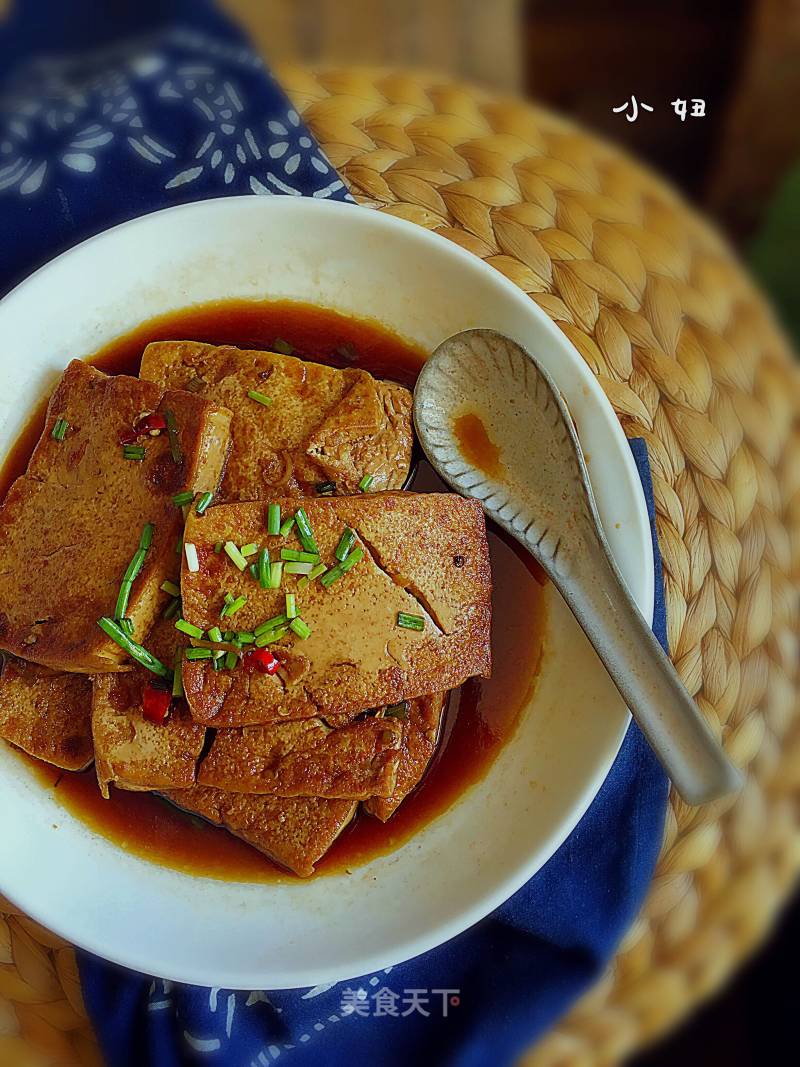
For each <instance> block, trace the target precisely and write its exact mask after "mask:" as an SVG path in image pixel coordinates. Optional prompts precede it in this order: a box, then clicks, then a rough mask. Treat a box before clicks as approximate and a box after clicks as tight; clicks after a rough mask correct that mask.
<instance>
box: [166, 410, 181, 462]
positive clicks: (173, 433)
mask: <svg viewBox="0 0 800 1067" xmlns="http://www.w3.org/2000/svg"><path fill="white" fill-rule="evenodd" d="M164 421H165V422H166V424H167V433H168V434H169V450H170V452H171V453H172V459H173V461H174V462H175V463H182V462H183V454H182V452H181V442H180V439H179V437H178V423H177V421H176V419H175V412H174V411H172V410H170V409H169V408H166V409H165V410H164Z"/></svg>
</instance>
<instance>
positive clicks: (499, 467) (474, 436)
mask: <svg viewBox="0 0 800 1067" xmlns="http://www.w3.org/2000/svg"><path fill="white" fill-rule="evenodd" d="M453 433H454V434H455V438H456V440H457V441H458V443H459V445H460V447H461V452H462V454H463V456H464V458H465V459H468V460H469V462H470V463H471V464H472V466H473V467H476V468H477V469H478V470H479V471H483V473H484V474H488V475H489V477H490V478H502V477H503V475H504V474H505V467H504V466H503V463H502V460H501V459H500V449H499V448H498V447H497V445H496V444H495V443H494V441H493V440H492V439H491V437H490V436H489V433H488V431H487V429H486V427H485V426H484V425H483V422H482V421H481V417H480V415H476V414H475V413H474V412H473V411H469V412H467V414H465V415H459V416H458V417H457V418H456V419H454V420H453Z"/></svg>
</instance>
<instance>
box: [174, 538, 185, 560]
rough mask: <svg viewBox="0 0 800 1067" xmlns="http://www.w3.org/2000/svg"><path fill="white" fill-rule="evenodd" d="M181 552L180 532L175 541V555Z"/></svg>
mask: <svg viewBox="0 0 800 1067" xmlns="http://www.w3.org/2000/svg"><path fill="white" fill-rule="evenodd" d="M181 552H183V534H181V535H180V537H179V538H178V540H177V541H176V542H175V555H176V556H179V555H180V554H181Z"/></svg>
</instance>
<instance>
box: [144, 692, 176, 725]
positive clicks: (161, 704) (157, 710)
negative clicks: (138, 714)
mask: <svg viewBox="0 0 800 1067" xmlns="http://www.w3.org/2000/svg"><path fill="white" fill-rule="evenodd" d="M171 703H172V694H171V693H168V692H167V690H166V689H158V688H156V686H154V685H146V686H145V687H144V694H143V696H142V714H143V715H144V717H145V719H147V721H148V722H154V723H156V724H158V725H160V724H161V723H163V722H165V721H166V718H167V715H169V706H170V704H171Z"/></svg>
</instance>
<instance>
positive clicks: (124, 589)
mask: <svg viewBox="0 0 800 1067" xmlns="http://www.w3.org/2000/svg"><path fill="white" fill-rule="evenodd" d="M132 588H133V582H129V581H127V580H126V579H123V581H122V585H120V587H119V593H118V594H117V606H116V607H115V608H114V618H115V619H117V620H118V621H119V620H122V619H124V618H125V613H126V612H127V610H128V601H129V600H130V598H131V589H132Z"/></svg>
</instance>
